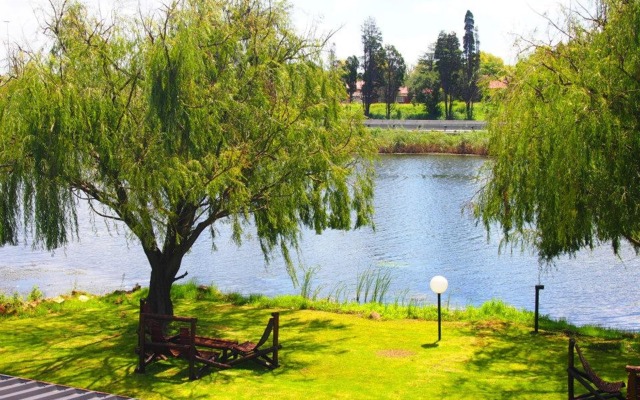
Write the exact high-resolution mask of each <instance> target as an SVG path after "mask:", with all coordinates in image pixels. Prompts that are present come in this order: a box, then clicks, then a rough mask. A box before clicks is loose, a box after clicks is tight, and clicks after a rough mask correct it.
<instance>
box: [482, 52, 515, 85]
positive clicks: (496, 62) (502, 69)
mask: <svg viewBox="0 0 640 400" xmlns="http://www.w3.org/2000/svg"><path fill="white" fill-rule="evenodd" d="M478 73H479V74H480V76H481V77H486V78H488V79H492V80H503V79H504V78H505V77H506V76H507V74H508V73H509V67H508V66H507V65H505V63H504V60H503V59H502V58H500V57H498V56H496V55H494V54H491V53H487V52H484V51H481V52H480V70H479V71H478Z"/></svg>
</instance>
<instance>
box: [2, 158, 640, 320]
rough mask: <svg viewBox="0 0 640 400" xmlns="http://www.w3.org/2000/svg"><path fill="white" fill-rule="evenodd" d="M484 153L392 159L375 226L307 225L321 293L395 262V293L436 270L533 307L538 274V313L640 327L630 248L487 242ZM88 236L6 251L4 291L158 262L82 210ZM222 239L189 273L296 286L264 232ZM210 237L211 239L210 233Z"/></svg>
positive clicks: (96, 277) (189, 262) (106, 285)
mask: <svg viewBox="0 0 640 400" xmlns="http://www.w3.org/2000/svg"><path fill="white" fill-rule="evenodd" d="M484 162H485V161H484V159H482V158H474V157H457V156H384V157H381V159H380V162H379V164H378V166H377V178H376V198H375V207H376V216H375V226H376V229H375V232H374V231H373V230H371V229H369V228H366V229H361V230H358V231H354V232H337V231H328V232H325V233H324V234H322V235H315V234H314V233H313V232H310V231H307V232H304V235H303V242H302V252H301V254H300V256H299V263H300V264H302V265H305V266H307V267H312V266H319V267H320V269H319V271H318V273H317V275H316V278H315V285H318V286H320V285H321V286H323V287H324V290H323V292H322V293H323V294H324V295H326V294H327V293H328V292H330V291H332V290H334V289H336V288H337V287H338V286H339V285H346V286H348V287H350V288H351V292H352V293H353V291H354V289H353V287H354V286H355V283H356V279H357V274H358V273H359V272H362V271H364V270H366V269H368V268H372V267H373V268H382V269H385V270H388V271H390V274H391V276H392V278H393V281H392V285H391V287H390V289H389V291H388V294H387V300H388V301H394V300H395V299H398V300H402V299H404V300H405V301H408V299H410V298H418V299H423V300H424V301H427V302H435V296H434V295H433V294H432V293H431V292H430V290H429V280H430V279H431V277H432V276H434V275H444V276H446V277H447V279H448V281H449V289H448V290H447V292H446V293H445V294H444V295H443V302H444V304H447V303H449V304H450V305H451V306H465V305H467V304H473V305H479V304H481V303H483V302H485V301H487V300H490V299H492V298H499V299H503V300H505V301H506V302H508V303H511V304H513V305H515V306H517V307H521V308H527V309H532V308H533V305H534V304H533V303H534V298H535V290H534V286H535V285H536V284H538V283H539V282H542V283H543V284H544V285H545V289H544V290H543V291H542V292H541V304H540V310H541V313H543V314H549V315H551V316H552V317H554V318H565V319H567V320H569V321H570V322H572V323H575V324H579V325H581V324H601V325H607V326H613V327H618V328H623V329H633V330H640V318H639V316H638V313H639V311H640V294H638V292H637V291H630V290H628V287H629V285H631V284H633V283H634V282H638V281H639V280H638V279H639V278H640V268H639V267H640V265H639V264H640V262H639V261H638V259H637V257H636V255H635V253H634V252H633V251H632V250H631V249H624V251H623V253H622V255H621V257H620V258H616V257H615V256H613V255H612V253H611V250H610V248H609V247H606V246H604V247H601V248H597V249H596V250H594V251H593V252H587V251H585V252H581V253H579V254H577V256H576V257H575V258H568V257H565V258H562V259H560V260H558V261H557V263H556V265H555V267H552V268H549V269H548V270H547V271H545V272H543V273H541V272H540V270H539V268H538V261H537V257H536V256H535V255H534V254H531V253H528V252H525V253H521V252H520V251H515V252H513V253H512V252H510V251H506V252H505V253H503V254H499V251H498V248H499V242H498V238H497V237H492V238H491V239H490V240H487V235H486V233H485V232H484V229H483V227H482V226H477V225H476V223H475V221H474V220H473V218H472V217H471V216H470V215H469V214H468V213H465V212H464V208H465V204H467V203H468V202H469V201H470V199H471V198H472V196H473V195H474V193H475V192H476V191H477V190H478V188H479V183H478V182H477V180H476V179H475V178H476V176H477V173H478V171H479V168H480V167H481V166H482V164H483V163H484ZM80 215H81V217H82V220H81V230H82V233H81V238H82V239H81V242H80V243H72V244H70V245H69V246H68V247H67V248H66V249H64V250H59V251H56V252H55V253H54V254H53V255H52V254H51V253H49V252H42V251H32V250H31V249H30V248H28V247H25V246H19V247H4V248H1V249H0V276H2V281H1V282H0V290H1V291H4V292H5V293H12V292H13V291H18V292H21V293H27V292H29V290H30V289H31V288H32V287H33V285H36V284H37V285H39V286H40V288H41V289H42V290H43V291H44V292H45V294H46V295H49V296H52V295H56V294H58V293H64V292H68V291H69V290H71V289H72V288H75V289H81V290H87V291H91V292H99V293H102V292H107V291H111V290H115V289H120V288H129V287H131V286H133V285H134V284H135V283H141V284H143V285H145V284H146V283H147V281H148V276H149V267H148V265H147V262H146V259H145V257H144V254H143V252H142V250H141V249H140V247H139V246H138V245H137V244H136V243H127V241H126V239H125V238H124V237H123V236H111V235H110V234H109V232H108V231H107V230H106V229H105V228H104V226H102V225H101V223H100V222H98V226H97V229H96V230H95V232H94V229H92V228H91V224H90V223H89V217H88V215H87V213H86V210H85V211H83V212H82V213H81V214H80ZM218 230H219V232H220V235H219V237H218V238H217V241H216V245H217V247H218V251H215V252H211V242H210V241H209V240H208V239H206V240H200V241H199V242H198V243H197V244H196V246H195V247H194V248H193V250H192V251H191V252H190V253H189V254H188V255H187V256H186V257H185V260H184V264H183V270H185V271H188V272H189V277H192V278H196V279H197V280H198V281H199V282H201V283H205V284H210V283H213V284H215V285H216V286H218V287H219V288H220V289H222V290H223V291H237V292H241V293H245V294H248V293H264V294H267V295H275V294H283V293H297V292H298V290H297V289H295V288H293V285H292V283H291V280H290V279H289V277H288V275H287V273H286V271H285V268H284V266H283V262H282V260H281V259H279V258H278V257H276V258H275V260H274V261H273V262H272V263H271V264H270V265H265V263H264V259H263V256H262V254H261V252H260V247H259V245H258V243H257V241H256V240H255V239H252V238H251V237H248V238H246V240H245V241H244V243H243V245H242V247H241V248H238V247H236V246H235V244H233V242H232V241H231V238H230V227H229V226H227V225H224V224H223V225H220V226H219V227H218ZM203 239H204V238H203Z"/></svg>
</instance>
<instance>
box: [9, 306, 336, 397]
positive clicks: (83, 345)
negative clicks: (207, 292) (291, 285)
mask: <svg viewBox="0 0 640 400" xmlns="http://www.w3.org/2000/svg"><path fill="white" fill-rule="evenodd" d="M73 301H75V300H70V301H69V302H67V304H63V305H60V306H52V308H55V309H52V310H50V311H49V313H50V315H49V316H45V317H43V316H41V315H40V316H35V317H29V316H25V317H24V318H15V319H11V320H10V321H3V323H2V327H0V336H2V338H3V340H2V343H0V357H2V358H4V360H0V371H2V372H3V373H7V374H10V375H16V376H22V377H25V378H31V379H38V380H43V381H47V382H53V383H57V384H63V385H69V386H76V387H81V388H85V389H91V390H98V391H104V392H110V391H111V390H113V388H114V387H117V388H118V389H117V391H118V393H116V394H120V395H127V396H133V397H138V398H147V397H152V396H157V397H162V398H168V399H171V398H176V399H179V398H180V399H181V398H208V397H209V396H208V395H202V393H203V392H204V393H207V390H203V389H202V387H201V385H209V384H232V383H234V382H236V381H238V380H246V379H247V378H249V377H250V376H264V375H274V376H277V375H280V374H282V373H284V372H285V371H286V370H287V369H296V370H302V369H304V368H306V367H309V366H310V365H312V364H313V361H312V360H309V359H308V358H305V357H296V356H294V355H295V354H296V353H302V354H314V353H315V354H317V353H318V352H323V351H327V352H331V349H332V348H333V347H334V346H335V344H336V343H337V342H338V341H339V340H338V339H336V340H333V341H332V340H319V339H318V338H319V337H322V333H323V332H326V331H327V330H344V329H346V328H347V326H346V325H344V324H339V323H335V322H333V321H331V320H330V319H323V318H310V319H302V318H298V317H294V316H293V312H291V311H281V312H280V341H281V343H282V345H283V349H282V350H281V351H280V363H281V367H280V368H278V369H276V370H268V369H266V368H264V367H262V366H260V365H257V364H255V363H253V362H247V363H242V364H240V365H238V366H237V367H235V368H233V369H232V370H224V371H218V370H216V369H212V370H211V372H209V373H208V374H207V375H205V376H204V377H203V378H202V379H201V380H199V381H195V382H191V383H190V384H185V383H187V382H190V381H189V377H188V363H187V362H186V361H184V360H182V359H168V360H161V361H157V362H154V363H152V364H151V365H149V366H147V367H146V373H145V374H136V373H135V372H134V371H135V367H136V365H137V361H138V358H137V355H136V354H135V351H134V350H135V347H136V345H137V333H136V332H137V324H138V304H139V303H138V298H136V297H135V296H134V297H128V298H125V299H124V300H122V299H121V300H119V301H118V302H117V303H116V305H114V304H108V305H106V304H103V303H100V302H97V301H96V303H95V305H94V304H93V303H86V304H83V305H78V303H76V305H75V306H73V304H72V302H73ZM114 310H115V311H114ZM175 314H176V315H181V316H194V317H197V318H198V332H197V333H198V334H199V335H202V336H211V337H220V338H225V339H233V340H238V341H240V342H244V341H253V342H256V341H257V340H258V339H259V338H260V336H261V335H262V333H263V331H264V328H265V326H266V324H267V322H268V319H269V317H270V314H271V310H265V309H255V308H250V307H235V306H231V305H229V304H221V303H215V302H210V301H206V300H203V301H192V300H180V301H179V302H176V311H175ZM43 321H44V322H43ZM36 323H37V325H36ZM69 327H71V328H69ZM333 353H334V354H335V352H333ZM198 388H199V389H198Z"/></svg>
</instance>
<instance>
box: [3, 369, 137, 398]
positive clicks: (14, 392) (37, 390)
mask: <svg viewBox="0 0 640 400" xmlns="http://www.w3.org/2000/svg"><path fill="white" fill-rule="evenodd" d="M0 399H2V400H36V399H37V400H61V399H65V400H66V399H69V400H71V399H73V400H93V399H104V400H128V399H131V397H124V396H116V395H114V394H108V393H101V392H94V391H91V390H84V389H77V388H73V387H69V386H62V385H56V384H53V383H47V382H41V381H34V380H31V379H24V378H16V377H14V376H9V375H2V374H0Z"/></svg>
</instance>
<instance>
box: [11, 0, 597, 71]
mask: <svg viewBox="0 0 640 400" xmlns="http://www.w3.org/2000/svg"><path fill="white" fill-rule="evenodd" d="M54 1H55V0H54ZM166 1H168V0H166ZM585 1H586V2H587V3H588V2H589V0H585ZM289 2H290V3H291V5H292V18H293V22H294V24H295V26H296V27H297V28H298V30H300V31H301V32H303V31H307V30H309V29H315V30H316V32H317V33H318V34H326V33H329V32H332V31H336V32H335V33H334V35H333V37H332V40H331V42H334V43H335V47H336V53H337V56H338V57H339V58H346V57H348V56H350V55H360V53H361V52H362V45H361V42H360V40H361V39H360V28H361V26H362V24H363V22H364V20H365V19H366V18H368V17H373V18H374V19H375V20H376V23H377V25H378V27H379V28H380V30H381V32H382V36H383V40H384V43H385V44H392V45H394V46H395V47H396V48H397V49H398V50H399V51H400V53H401V54H402V55H403V56H404V58H405V61H406V63H407V64H409V65H412V64H415V62H416V61H417V60H418V58H419V57H420V55H422V54H423V53H424V52H426V51H427V50H428V49H429V45H430V44H431V43H433V42H435V40H436V39H437V37H438V33H439V32H440V31H446V32H452V31H453V32H456V33H457V35H458V37H459V38H460V39H461V38H462V35H463V27H464V16H465V13H466V11H467V10H470V11H471V12H472V13H473V14H474V17H475V22H476V26H477V27H478V30H479V36H480V48H481V50H482V51H486V52H489V53H492V54H495V55H497V56H499V57H501V58H503V59H504V60H505V61H506V62H508V63H513V62H514V61H515V60H516V56H517V54H518V49H517V48H514V46H513V45H514V42H515V40H516V37H517V35H522V36H525V37H530V36H531V34H532V32H533V31H534V29H537V33H536V34H535V35H536V37H538V38H541V39H546V38H547V35H546V33H545V32H546V26H547V22H546V21H545V19H544V18H542V17H541V16H540V15H539V14H543V13H547V12H549V13H550V15H551V16H554V15H557V11H558V10H559V5H560V4H563V5H565V6H569V5H571V4H572V3H574V6H575V4H577V2H575V1H573V2H572V0H290V1H289ZM85 3H87V4H89V5H90V7H92V8H93V9H94V10H96V9H98V7H99V8H100V9H101V10H102V12H103V13H104V12H107V13H108V12H109V11H110V10H111V9H113V8H114V7H115V8H116V9H118V10H119V11H120V12H122V11H124V12H127V11H130V12H135V10H137V8H138V5H141V7H142V8H143V9H145V8H147V9H148V8H153V7H156V6H157V5H159V4H161V3H162V0H85ZM43 10H49V0H0V44H2V46H0V60H2V59H4V55H5V49H6V43H7V38H8V39H9V40H10V41H11V42H14V41H16V40H17V41H19V42H21V43H31V44H37V43H39V39H38V36H37V35H36V34H35V33H36V32H37V31H38V16H40V18H42V15H43Z"/></svg>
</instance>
